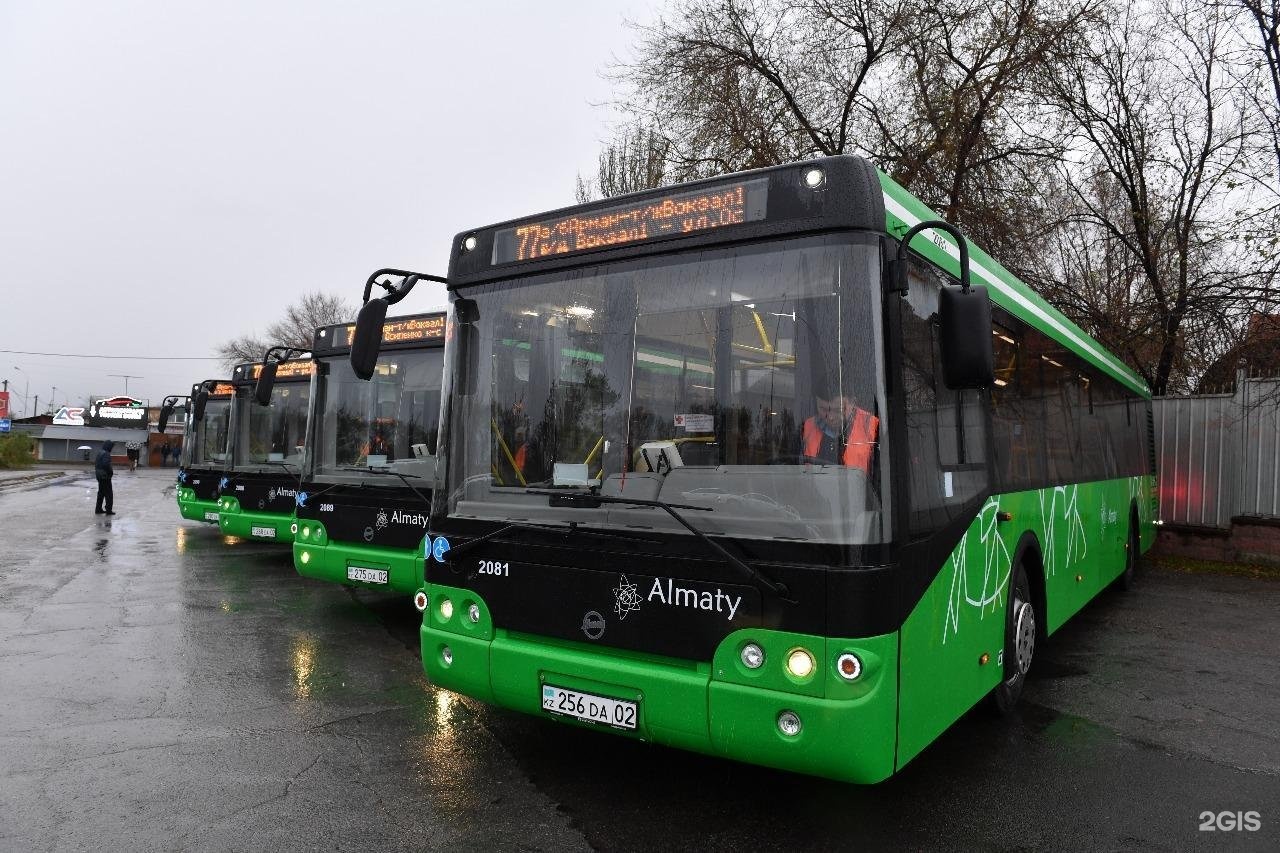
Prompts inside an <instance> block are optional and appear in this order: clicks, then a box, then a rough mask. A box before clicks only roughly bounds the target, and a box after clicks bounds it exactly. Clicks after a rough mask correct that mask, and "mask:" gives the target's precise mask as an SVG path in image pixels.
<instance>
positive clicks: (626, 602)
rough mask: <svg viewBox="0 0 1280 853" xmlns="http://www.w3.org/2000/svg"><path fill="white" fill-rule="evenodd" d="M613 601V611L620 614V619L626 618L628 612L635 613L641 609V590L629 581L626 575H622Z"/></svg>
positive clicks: (615, 589) (614, 591) (614, 592)
mask: <svg viewBox="0 0 1280 853" xmlns="http://www.w3.org/2000/svg"><path fill="white" fill-rule="evenodd" d="M613 601H614V603H613V612H614V613H617V614H618V618H619V619H626V618H627V614H628V613H635V612H636V611H637V610H639V609H640V590H639V589H637V588H636V585H635V584H633V583H629V582H628V581H627V576H626V575H620V576H619V578H618V585H617V587H615V588H614V590H613Z"/></svg>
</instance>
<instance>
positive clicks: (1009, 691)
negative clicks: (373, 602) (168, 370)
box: [357, 156, 1154, 783]
mask: <svg viewBox="0 0 1280 853" xmlns="http://www.w3.org/2000/svg"><path fill="white" fill-rule="evenodd" d="M448 288H449V290H450V298H451V306H450V315H449V324H450V325H449V332H448V338H449V341H448V344H447V346H446V356H445V363H446V364H447V365H448V368H447V372H446V377H445V403H446V404H445V407H444V410H443V412H442V415H441V431H440V447H441V459H442V464H441V465H440V466H439V467H440V472H439V476H438V479H437V482H436V489H437V492H436V495H437V497H436V500H435V502H434V506H433V513H432V519H431V529H430V535H431V536H432V537H433V541H432V543H431V545H430V547H429V548H428V549H427V551H426V562H425V571H424V577H425V583H424V586H423V588H422V590H421V591H420V593H419V595H418V599H419V602H420V606H422V607H425V609H426V612H425V613H424V618H423V623H422V629H421V647H422V658H423V665H424V667H425V670H426V672H427V674H428V675H429V677H430V679H431V680H432V682H434V683H435V684H437V685H439V686H441V687H444V688H447V689H449V690H454V691H457V692H459V693H463V694H466V695H469V696H474V697H477V698H480V699H483V700H485V701H487V702H493V703H496V704H499V705H503V706H506V707H509V708H514V709H517V710H521V711H525V712H528V713H531V714H540V715H544V716H547V717H549V718H552V719H556V720H561V721H566V722H568V723H570V724H573V725H581V726H590V727H597V728H603V729H608V730H611V731H614V732H617V733H619V734H621V735H624V736H629V737H633V738H639V739H643V740H648V741H653V742H657V743H662V744H667V745H671V746H676V747H681V748H685V749H690V750H696V751H700V752H704V753H709V754H713V755H719V756H725V757H729V758H733V759H737V760H741V761H747V762H753V763H758V764H763V765H769V766H773V767H779V768H785V769H789V770H794V771H800V772H805V773H812V774H817V775H821V776H826V777H831V778H834V779H840V780H847V781H851V782H862V783H870V782H876V781H878V780H882V779H885V778H886V777H888V776H890V775H891V774H893V773H894V772H895V771H897V770H898V769H900V768H901V767H903V766H904V765H905V764H906V763H907V762H909V761H910V760H911V759H912V758H913V757H914V756H916V755H917V754H919V752H920V751H921V750H922V749H924V748H925V747H926V746H927V745H928V744H929V743H930V742H932V741H933V740H934V739H935V738H936V737H938V735H939V734H941V733H942V732H943V731H945V730H946V729H947V728H948V727H949V726H950V725H951V724H952V723H953V722H955V721H956V719H958V718H959V717H960V716H961V715H962V714H964V713H965V712H966V711H967V710H968V709H970V708H971V707H973V706H974V705H975V704H977V703H978V702H979V701H981V700H983V699H984V698H987V699H989V700H990V702H991V703H992V704H993V705H994V706H996V707H997V708H1000V709H1007V708H1009V707H1010V706H1011V705H1012V704H1013V703H1014V702H1015V701H1016V700H1017V698H1018V696H1019V694H1020V692H1021V690H1022V687H1023V684H1024V681H1025V678H1026V673H1027V671H1028V669H1029V668H1030V667H1031V665H1032V660H1033V656H1034V653H1035V649H1036V646H1037V644H1038V643H1041V642H1043V641H1044V639H1045V637H1046V636H1047V635H1049V634H1052V633H1053V632H1054V631H1056V630H1057V629H1058V628H1059V627H1061V626H1062V625H1063V623H1064V622H1065V621H1066V620H1067V619H1068V618H1069V617H1070V616H1071V615H1072V614H1073V613H1075V612H1076V611H1077V610H1079V609H1080V608H1081V607H1082V606H1084V605H1085V603H1086V602H1088V601H1089V600H1090V599H1091V598H1092V597H1093V596H1095V595H1096V594H1097V593H1098V592H1099V591H1100V590H1102V589H1103V588H1104V587H1106V586H1108V585H1109V584H1111V583H1113V582H1115V581H1117V580H1119V581H1120V582H1121V583H1122V584H1128V583H1129V582H1130V581H1131V579H1132V577H1133V571H1134V567H1135V562H1136V560H1137V558H1138V555H1139V553H1140V551H1142V550H1144V549H1146V548H1147V547H1148V546H1149V545H1150V544H1151V542H1152V540H1153V529H1154V528H1153V526H1152V524H1153V497H1154V477H1153V474H1152V472H1153V459H1152V447H1151V421H1150V403H1149V399H1150V395H1149V391H1148V389H1147V387H1146V386H1145V385H1144V384H1143V382H1142V381H1141V380H1140V379H1139V377H1138V376H1137V375H1135V374H1134V373H1133V372H1132V371H1131V370H1130V369H1128V368H1127V367H1126V366H1125V365H1124V364H1123V363H1122V362H1121V361H1120V360H1119V359H1118V358H1116V357H1115V356H1114V355H1112V354H1111V353H1109V352H1107V351H1106V350H1105V349H1103V348H1102V347H1101V346H1100V345H1099V344H1098V343H1097V342H1096V341H1094V340H1093V339H1092V338H1090V337H1089V336H1088V335H1087V334H1085V333H1084V332H1083V331H1082V330H1081V329H1080V328H1078V327H1077V326H1075V325H1073V324H1072V323H1071V322H1070V321H1068V320H1067V319H1066V318H1065V317H1064V316H1063V315H1062V314H1061V313H1059V312H1058V311H1057V310H1055V309H1054V308H1053V307H1051V306H1050V305H1049V304H1048V303H1046V302H1045V301H1044V300H1043V299H1042V298H1040V297H1039V296H1037V295H1036V294H1035V293H1034V292H1032V291H1031V290H1030V289H1029V288H1028V287H1026V286H1025V285H1024V284H1023V283H1021V282H1019V281H1018V280H1017V279H1016V278H1014V276H1013V275H1011V274H1010V273H1009V272H1008V271H1007V270H1005V269H1004V268H1002V267H1001V266H1000V265H999V264H998V263H996V262H995V261H994V260H993V259H991V258H990V257H989V256H987V255H986V254H985V253H983V252H982V251H981V250H979V249H977V248H975V247H970V246H969V245H968V244H967V242H966V241H965V240H964V239H963V236H962V235H961V234H960V232H959V231H958V230H956V229H955V228H953V227H952V226H950V225H948V224H947V223H945V222H941V221H938V220H937V217H936V216H935V214H933V213H932V212H931V211H930V210H929V209H928V208H927V207H926V206H925V205H924V204H922V203H921V202H920V201H918V200H917V199H915V198H914V197H912V196H911V195H910V194H909V193H907V192H906V191H904V190H903V189H902V188H901V187H899V186H898V185H896V184H895V183H894V182H893V181H892V180H890V179H889V178H887V177H886V176H885V175H883V174H881V173H879V172H878V171H877V170H876V169H875V168H874V167H873V166H871V165H870V164H869V163H868V162H867V161H865V160H863V159H860V158H857V157H851V156H845V157H834V158H825V159H817V160H812V161H808V162H804V163H799V164H792V165H786V166H779V167H773V168H768V169H762V170H759V171H753V172H746V173H741V174H735V175H728V176H724V177H719V178H714V179H709V180H704V181H699V182H696V183H691V184H687V185H681V186H673V187H667V188H663V189H660V190H655V191H649V192H644V193H639V194H635V195H631V196H626V197H623V198H617V199H610V200H606V201H602V202H599V203H593V204H588V205H582V206H579V207H574V208H568V209H564V210H560V211H556V212H553V213H548V214H544V215H541V216H536V217H532V218H527V219H520V220H516V221H511V222H505V223H502V224H499V225H494V226H491V227H486V228H479V229H475V230H472V231H465V232H462V233H461V234H459V235H458V236H457V237H456V238H455V241H454V244H453V247H452V254H451V259H450V267H449V275H448ZM362 334H363V330H361V331H360V332H358V333H357V335H358V336H360V335H362ZM442 543H443V544H442Z"/></svg>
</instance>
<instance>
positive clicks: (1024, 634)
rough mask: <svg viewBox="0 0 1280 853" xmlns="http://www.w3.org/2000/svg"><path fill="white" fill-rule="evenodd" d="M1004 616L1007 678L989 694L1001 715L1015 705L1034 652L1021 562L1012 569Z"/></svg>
mask: <svg viewBox="0 0 1280 853" xmlns="http://www.w3.org/2000/svg"><path fill="white" fill-rule="evenodd" d="M1005 614H1006V615H1005V640H1004V657H1003V662H1004V672H1005V676H1006V677H1005V678H1004V680H1003V681H1001V682H1000V683H999V684H997V685H996V689H995V690H993V691H992V693H991V704H992V706H993V707H994V708H995V710H996V711H997V712H998V713H1000V714H1007V713H1009V712H1010V711H1011V710H1013V706H1014V705H1016V704H1018V699H1019V697H1021V696H1022V687H1023V685H1024V684H1025V683H1026V680H1027V672H1028V671H1030V669H1031V660H1032V658H1033V657H1035V653H1036V608H1035V604H1034V599H1033V598H1032V597H1031V583H1030V582H1029V581H1028V580H1027V570H1026V569H1025V568H1023V566H1022V563H1021V562H1019V563H1018V564H1017V565H1016V566H1015V567H1014V570H1013V577H1011V578H1010V579H1009V607H1008V609H1007V610H1006V611H1005Z"/></svg>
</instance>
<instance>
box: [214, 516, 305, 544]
mask: <svg viewBox="0 0 1280 853" xmlns="http://www.w3.org/2000/svg"><path fill="white" fill-rule="evenodd" d="M218 525H219V527H221V528H222V532H223V533H226V534H228V535H230V536H239V537H240V538H242V539H261V540H262V541H264V542H284V543H289V542H292V541H293V533H292V526H293V515H292V514H290V515H281V514H280V513H278V512H246V511H245V510H243V509H234V510H230V511H227V510H222V511H221V512H219V514H218Z"/></svg>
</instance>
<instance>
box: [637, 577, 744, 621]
mask: <svg viewBox="0 0 1280 853" xmlns="http://www.w3.org/2000/svg"><path fill="white" fill-rule="evenodd" d="M654 599H657V600H658V601H661V602H662V603H663V604H665V605H667V606H668V607H692V608H694V609H695V610H707V611H712V612H715V613H724V612H725V611H726V610H727V611H728V612H729V615H728V616H726V617H725V618H726V619H728V620H730V621H733V614H735V613H737V612H738V607H739V606H740V605H741V604H742V596H740V595H737V596H732V597H731V596H728V595H726V594H725V593H723V592H721V591H720V588H719V587H716V591H715V593H714V594H712V593H710V592H699V591H698V590H696V589H689V588H687V587H683V586H676V585H675V582H674V581H673V580H672V579H671V578H667V585H666V588H665V589H664V588H663V586H662V578H654V580H653V586H652V587H651V588H650V589H649V598H648V599H647V600H648V601H653V600H654Z"/></svg>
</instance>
